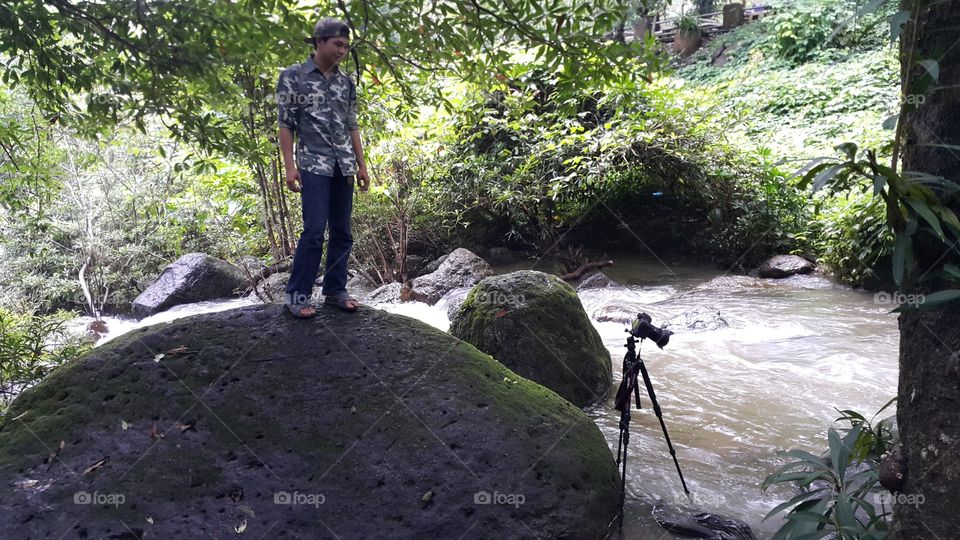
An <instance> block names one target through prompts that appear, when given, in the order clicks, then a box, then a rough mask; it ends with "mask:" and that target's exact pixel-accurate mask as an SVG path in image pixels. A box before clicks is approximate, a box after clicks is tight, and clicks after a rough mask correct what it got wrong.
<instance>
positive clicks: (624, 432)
mask: <svg viewBox="0 0 960 540" xmlns="http://www.w3.org/2000/svg"><path fill="white" fill-rule="evenodd" d="M636 343H637V340H636V339H635V338H634V337H633V335H632V334H631V335H630V336H629V337H627V344H626V345H624V346H625V347H626V348H627V354H626V356H624V357H623V380H622V381H620V388H618V389H617V397H616V400H615V405H614V408H615V409H617V410H618V411H620V442H619V443H617V465H620V466H621V467H622V468H621V471H620V528H621V529H622V528H623V503H624V501H625V500H626V497H627V494H626V489H627V447H628V446H629V445H630V398H631V396H632V397H634V398H635V399H636V403H637V409H640V408H641V406H640V387H639V386H638V385H637V375H638V374H639V375H643V384H644V385H645V386H646V387H647V394H648V395H649V396H650V402H651V403H652V404H653V412H654V414H656V415H657V419H658V420H660V428H661V429H662V430H663V438H664V439H666V440H667V448H669V449H670V455H671V456H673V464H674V465H676V467H677V474H679V475H680V483H681V484H682V485H683V492H684V493H686V494H687V497H688V498H689V497H690V490H688V489H687V483H686V481H684V479H683V472H681V471H680V462H678V461H677V452H676V450H674V449H673V444H672V443H671V442H670V434H669V433H667V425H666V424H664V423H663V413H662V412H661V411H660V405H659V404H658V403H657V393H656V392H654V391H653V383H652V382H650V375H648V374H647V367H646V366H645V365H644V364H643V358H640V355H638V354H637V351H636ZM621 456H622V457H623V461H621V459H620V458H621Z"/></svg>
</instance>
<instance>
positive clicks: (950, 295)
mask: <svg viewBox="0 0 960 540" xmlns="http://www.w3.org/2000/svg"><path fill="white" fill-rule="evenodd" d="M958 299H960V289H947V290H943V291H937V292H935V293H933V294H929V295H925V296H924V300H923V302H920V303H918V304H904V305H902V306H900V307H898V308H897V309H895V310H893V311H894V313H906V312H916V311H927V310H931V309H933V308H935V307H938V306H941V305H943V304H947V303H949V302H954V301H956V300H958Z"/></svg>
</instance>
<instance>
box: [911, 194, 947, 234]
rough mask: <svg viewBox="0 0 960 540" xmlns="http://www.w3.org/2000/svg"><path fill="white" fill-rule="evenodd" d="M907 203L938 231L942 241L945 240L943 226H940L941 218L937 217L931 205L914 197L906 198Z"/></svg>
mask: <svg viewBox="0 0 960 540" xmlns="http://www.w3.org/2000/svg"><path fill="white" fill-rule="evenodd" d="M904 201H906V202H907V204H909V205H910V207H911V208H913V210H914V211H915V212H916V213H917V214H919V215H920V217H922V218H923V219H924V220H925V221H926V222H927V223H929V224H930V226H931V227H932V228H933V230H934V232H936V233H937V237H938V238H940V240H941V241H943V240H944V236H943V228H942V227H941V226H940V220H939V219H937V216H936V215H934V213H933V211H932V210H930V207H929V206H927V203H926V202H925V201H918V200H916V199H914V198H912V197H910V198H906V199H904Z"/></svg>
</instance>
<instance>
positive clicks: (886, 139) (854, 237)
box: [677, 0, 899, 286]
mask: <svg viewBox="0 0 960 540" xmlns="http://www.w3.org/2000/svg"><path fill="white" fill-rule="evenodd" d="M868 4H870V5H872V4H875V2H865V1H860V2H851V1H846V0H830V1H824V0H803V1H798V2H791V3H780V4H778V5H775V8H776V12H775V13H774V15H772V16H770V17H768V18H766V19H763V20H761V21H759V22H756V23H751V24H748V25H745V26H743V27H741V28H738V29H737V30H735V31H733V32H731V33H729V34H726V35H722V36H720V37H718V38H717V39H716V40H714V42H713V43H711V46H710V47H709V48H708V49H707V50H704V51H701V52H700V53H698V54H696V55H694V56H693V57H692V62H691V63H690V64H689V65H686V66H683V67H681V68H680V69H679V70H678V73H677V74H678V76H680V77H682V78H683V79H684V81H685V82H686V83H687V84H686V86H685V87H684V92H685V94H686V96H687V99H689V100H690V101H692V102H694V103H698V104H699V106H700V107H701V108H703V109H706V110H711V111H714V112H715V113H716V117H717V118H718V120H717V124H718V126H719V129H722V130H723V131H724V133H725V134H726V135H727V137H728V138H729V140H730V142H731V143H732V144H734V145H737V146H740V147H743V148H747V149H750V148H755V149H757V150H758V151H759V152H761V153H765V154H767V155H769V156H770V159H771V160H774V161H776V160H780V161H781V162H782V163H793V162H797V161H800V162H805V161H807V160H808V159H813V158H817V157H819V156H822V155H824V154H828V153H832V151H833V148H834V147H835V146H837V145H840V144H842V143H844V142H846V141H849V140H851V139H855V140H858V141H860V142H861V144H862V146H864V147H866V148H872V149H876V151H877V155H878V156H879V157H878V159H887V158H888V157H889V156H890V154H891V151H892V144H891V131H889V129H884V121H885V120H886V119H888V118H889V117H890V116H891V115H892V114H894V113H895V112H896V110H897V108H898V105H899V97H898V96H899V84H898V81H899V61H898V58H897V55H896V51H895V50H893V49H891V48H890V47H889V40H888V35H887V33H888V26H887V24H886V20H885V19H884V17H885V15H886V14H887V13H889V10H890V9H892V6H889V5H888V6H884V7H882V8H881V9H880V10H874V11H872V12H870V11H869V10H868V9H866V8H868V7H870V6H869V5H868ZM888 4H890V3H888ZM825 13H826V14H827V15H824V14H825ZM811 14H817V15H816V17H814V19H815V21H814V22H809V21H807V22H803V21H802V19H804V18H806V17H811V16H813V15H811ZM830 14H833V15H830ZM831 17H832V18H831ZM808 23H809V24H808ZM790 25H799V26H800V29H801V30H802V32H810V33H812V34H815V35H822V34H823V33H824V32H827V35H828V37H829V36H830V35H832V36H833V37H832V38H831V39H830V41H829V42H820V43H819V44H815V45H816V46H813V45H814V44H813V42H815V41H816V39H813V40H812V41H811V47H812V48H804V49H803V51H806V52H804V53H803V54H802V55H801V56H803V57H804V58H803V60H804V61H802V62H801V61H800V60H799V59H798V58H794V57H790V54H791V53H784V52H783V49H782V48H781V47H780V46H779V45H778V44H777V42H776V41H775V40H774V36H775V35H776V29H777V28H778V27H779V28H781V29H782V28H786V27H787V26H790ZM811 25H812V26H811ZM835 31H836V33H834V32H835ZM808 37H809V36H808ZM803 39H807V38H803ZM801 41H802V40H801ZM784 54H786V56H787V57H785V56H784ZM781 167H786V166H785V165H781ZM791 168H793V166H791ZM788 176H792V175H788ZM814 203H815V204H814V205H813V207H812V214H811V219H810V220H809V221H807V223H806V226H805V227H803V229H802V230H801V231H799V232H798V236H797V238H796V240H797V243H796V245H795V246H794V249H795V250H798V251H801V252H803V253H804V254H806V255H808V256H812V257H814V258H817V259H818V261H819V262H821V263H823V264H825V265H826V266H827V267H828V268H830V270H831V271H832V272H833V273H834V275H835V276H836V277H837V278H839V279H841V280H842V281H845V282H847V283H851V284H855V285H865V284H866V285H872V286H876V285H878V284H879V281H878V280H886V279H889V278H887V277H886V276H887V272H885V271H884V269H883V268H877V266H876V265H877V264H880V265H881V266H883V265H885V264H886V262H885V261H886V260H887V259H888V258H889V257H890V255H891V254H892V251H893V240H892V234H891V233H890V232H889V231H888V230H887V229H886V227H885V225H884V219H883V216H882V212H883V210H882V208H881V207H880V206H878V205H877V204H876V203H872V202H870V199H869V197H866V196H864V195H860V194H857V193H845V192H844V193H838V194H836V195H835V196H819V197H817V198H816V200H815V201H814Z"/></svg>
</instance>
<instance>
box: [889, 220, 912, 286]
mask: <svg viewBox="0 0 960 540" xmlns="http://www.w3.org/2000/svg"><path fill="white" fill-rule="evenodd" d="M912 245H913V239H912V238H910V235H909V234H907V233H905V232H899V233H897V235H896V239H895V240H894V244H893V281H894V282H896V284H897V285H900V284H901V283H903V274H904V272H905V271H906V264H907V263H906V261H907V256H908V252H909V251H910V248H911V246H912Z"/></svg>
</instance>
